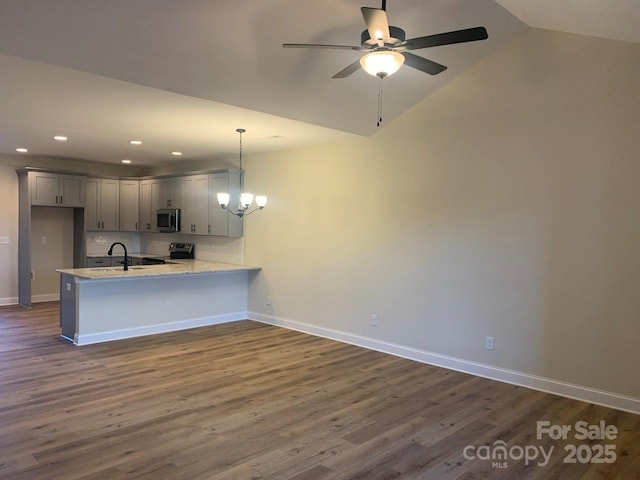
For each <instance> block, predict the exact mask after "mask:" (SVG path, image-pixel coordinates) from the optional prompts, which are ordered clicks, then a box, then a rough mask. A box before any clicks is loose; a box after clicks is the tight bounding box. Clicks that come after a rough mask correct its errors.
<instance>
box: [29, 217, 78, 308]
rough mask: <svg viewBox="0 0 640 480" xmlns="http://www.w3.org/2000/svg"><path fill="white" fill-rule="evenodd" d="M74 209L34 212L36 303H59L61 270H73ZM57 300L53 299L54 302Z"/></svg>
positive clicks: (33, 239)
mask: <svg viewBox="0 0 640 480" xmlns="http://www.w3.org/2000/svg"><path fill="white" fill-rule="evenodd" d="M73 248H74V245H73V208H59V207H32V208H31V271H32V272H33V280H32V281H31V295H32V300H33V301H34V302H37V301H39V300H44V301H47V300H57V299H58V296H59V295H58V294H59V291H60V278H59V275H58V273H57V272H56V269H57V268H73ZM51 296H53V298H51Z"/></svg>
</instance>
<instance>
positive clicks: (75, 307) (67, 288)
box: [57, 259, 260, 345]
mask: <svg viewBox="0 0 640 480" xmlns="http://www.w3.org/2000/svg"><path fill="white" fill-rule="evenodd" d="M258 270H260V268H259V267H252V266H248V265H235V264H228V263H219V262H210V261H204V260H194V259H186V260H172V263H168V264H164V265H145V266H132V267H129V269H128V270H126V271H125V270H124V269H123V267H120V266H118V267H99V268H74V269H59V270H57V272H58V273H60V326H61V328H62V337H64V338H66V339H67V340H70V341H73V343H74V344H76V345H87V344H91V343H100V342H106V341H110V340H118V339H124V338H130V337H137V336H142V335H150V334H155V333H163V332H169V331H173V330H182V329H186V328H194V327H201V326H206V325H214V324H217V323H223V322H229V321H234V320H242V319H245V318H246V311H247V290H248V282H249V275H250V274H251V272H256V271H258Z"/></svg>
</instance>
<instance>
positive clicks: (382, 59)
mask: <svg viewBox="0 0 640 480" xmlns="http://www.w3.org/2000/svg"><path fill="white" fill-rule="evenodd" d="M403 63H404V57H403V56H402V54H400V53H398V52H394V51H393V50H377V51H375V52H371V53H367V54H366V55H364V56H363V57H362V58H361V59H360V65H362V69H363V70H364V71H365V72H367V73H368V74H369V75H373V76H374V77H380V78H384V77H388V76H389V75H393V74H394V73H396V72H397V71H398V70H400V67H401V66H402V64H403Z"/></svg>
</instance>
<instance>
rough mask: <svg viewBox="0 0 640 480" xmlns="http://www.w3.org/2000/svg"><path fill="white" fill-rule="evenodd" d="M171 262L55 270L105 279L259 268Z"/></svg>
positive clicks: (81, 276) (240, 270)
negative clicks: (125, 268) (127, 266)
mask: <svg viewBox="0 0 640 480" xmlns="http://www.w3.org/2000/svg"><path fill="white" fill-rule="evenodd" d="M170 261H171V262H173V263H165V264H164V265H140V266H129V270H126V271H125V270H124V269H123V267H122V266H113V267H87V268H69V269H57V270H56V272H58V273H63V274H67V275H73V276H74V277H77V278H81V279H85V280H107V279H117V278H142V277H161V276H166V275H190V274H207V273H225V272H249V271H255V270H260V267H254V266H251V265H237V264H233V263H222V262H209V261H206V260H175V259H174V260H170Z"/></svg>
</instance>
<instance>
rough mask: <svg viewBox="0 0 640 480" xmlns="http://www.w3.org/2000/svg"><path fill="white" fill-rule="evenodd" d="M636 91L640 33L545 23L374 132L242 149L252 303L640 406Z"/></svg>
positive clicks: (259, 309) (639, 98) (639, 113)
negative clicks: (633, 40)
mask: <svg viewBox="0 0 640 480" xmlns="http://www.w3.org/2000/svg"><path fill="white" fill-rule="evenodd" d="M409 73H411V72H409ZM444 75H446V73H444ZM425 81H429V80H428V77H425ZM638 85H640V45H635V44H628V43H622V42H616V41H609V40H603V39H596V38H590V37H584V36H578V35H571V34H563V33H557V32H551V31H544V30H535V29H531V30H529V31H528V32H526V33H524V34H522V35H520V36H518V37H516V38H514V39H513V40H512V41H511V42H509V43H508V44H506V45H504V46H503V47H502V48H501V49H499V50H498V51H496V52H495V53H494V54H492V55H491V56H489V57H487V58H485V59H484V60H482V61H481V62H480V63H478V64H476V65H475V66H473V67H472V68H471V69H469V70H468V71H466V72H465V73H463V74H462V75H460V76H459V77H457V78H456V79H453V80H452V81H451V82H450V83H448V84H447V85H446V86H445V87H443V88H442V89H440V90H439V91H437V92H436V93H434V94H433V95H431V96H430V97H428V98H426V99H425V100H423V101H422V102H421V103H419V104H418V105H416V106H415V107H413V108H412V109H411V110H410V111H408V112H406V113H405V114H403V115H402V116H400V117H399V118H397V119H396V120H395V121H393V122H392V123H390V124H389V125H387V126H385V127H383V128H381V129H380V130H379V132H377V133H376V134H375V135H373V136H372V137H370V138H362V139H358V140H354V141H347V142H344V143H339V144H332V145H325V146H322V147H314V148H305V149H297V150H290V151H284V152H277V153H269V154H264V155H253V156H248V157H247V158H246V162H245V166H246V171H247V175H246V180H245V182H246V185H247V187H248V188H249V189H250V190H252V191H254V192H264V193H265V194H267V195H268V196H269V204H268V206H267V208H266V209H265V210H264V211H263V212H260V213H258V214H255V215H252V216H251V217H248V218H246V219H245V262H246V263H248V264H254V265H260V266H261V267H262V268H263V270H262V271H261V272H260V274H259V275H257V276H255V278H254V279H253V280H252V281H251V285H250V294H249V295H250V303H249V310H250V311H251V312H255V313H256V314H258V315H263V316H265V317H266V316H269V317H271V318H277V319H287V320H291V321H294V322H301V323H304V324H308V325H312V326H314V327H318V328H320V329H326V330H327V331H328V330H332V331H338V332H347V333H349V334H352V335H356V336H359V337H362V338H370V339H375V340H380V341H383V342H388V343H389V344H395V345H402V346H406V347H408V348H413V349H419V350H421V351H427V352H433V353H435V354H440V355H447V356H451V357H455V358H459V359H463V360H466V361H469V362H477V363H479V364H483V365H491V366H495V367H497V368H503V369H509V370H512V371H516V372H523V373H525V374H527V375H533V376H540V377H545V378H549V379H553V380H557V381H560V382H567V383H570V384H576V385H581V386H585V387H588V388H591V389H599V390H604V391H606V392H614V393H616V394H620V395H628V396H631V397H635V398H640V375H637V374H636V373H635V372H634V370H633V369H634V368H635V366H636V365H638V364H640V349H639V348H638V345H640V295H639V294H638V292H639V291H640V188H638V179H639V178H640V161H638V152H640V135H638V125H640V90H639V89H638ZM392 88H394V86H393V77H390V78H389V79H386V80H385V89H387V90H388V89H392ZM363 118H364V120H363V121H367V120H366V118H368V117H367V116H366V115H365V116H363ZM267 297H269V301H270V305H267V300H268V299H267ZM372 314H377V315H379V319H380V320H379V322H380V323H379V326H377V327H374V326H371V321H370V318H371V315H372ZM485 336H493V337H495V350H494V351H488V350H486V349H485V348H484V344H485Z"/></svg>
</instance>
